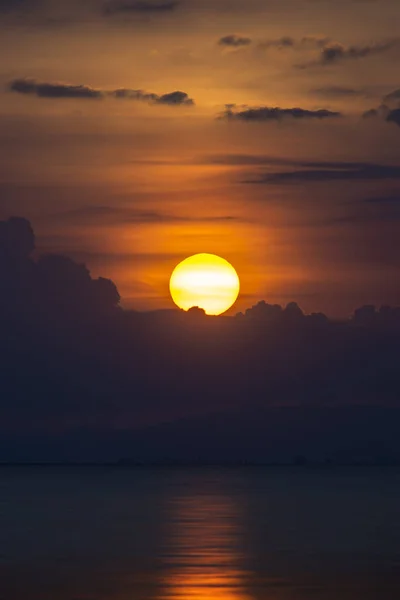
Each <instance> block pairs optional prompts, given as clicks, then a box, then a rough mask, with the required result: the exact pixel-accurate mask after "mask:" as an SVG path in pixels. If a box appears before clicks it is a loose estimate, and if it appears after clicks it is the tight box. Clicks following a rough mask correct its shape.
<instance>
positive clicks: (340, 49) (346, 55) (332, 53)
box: [297, 38, 399, 69]
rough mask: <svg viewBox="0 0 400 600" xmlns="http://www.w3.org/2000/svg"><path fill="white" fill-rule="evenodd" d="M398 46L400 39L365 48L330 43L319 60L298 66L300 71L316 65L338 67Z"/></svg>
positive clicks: (322, 49)
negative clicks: (345, 62) (346, 62)
mask: <svg viewBox="0 0 400 600" xmlns="http://www.w3.org/2000/svg"><path fill="white" fill-rule="evenodd" d="M397 45H399V39H397V38H396V39H392V40H389V41H385V42H377V43H373V44H367V45H364V46H356V45H351V46H344V45H343V44H340V43H338V42H329V43H326V44H324V45H323V46H322V48H321V51H320V55H319V57H318V59H317V60H313V61H310V62H307V63H303V64H300V65H297V67H298V68H300V69H306V68H308V67H313V66H316V65H321V66H329V65H336V64H338V63H341V62H343V61H347V60H356V59H359V58H365V57H367V56H372V55H375V54H381V53H382V52H386V51H388V50H391V49H392V48H394V47H395V46H397Z"/></svg>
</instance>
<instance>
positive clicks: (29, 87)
mask: <svg viewBox="0 0 400 600" xmlns="http://www.w3.org/2000/svg"><path fill="white" fill-rule="evenodd" d="M9 90H10V91H11V92H15V93H18V94H24V95H32V96H37V97H39V98H76V99H85V98H86V99H103V98H106V97H113V98H116V99H117V100H124V99H127V100H139V101H143V102H148V103H149V104H165V105H169V106H178V105H187V106H193V105H194V100H193V99H192V98H190V97H189V96H188V94H186V93H185V92H181V91H179V90H177V91H174V92H169V93H167V94H163V95H159V94H155V93H152V92H145V91H143V90H131V89H124V88H122V89H118V90H111V91H110V90H99V89H95V88H91V87H89V86H86V85H69V84H64V83H41V82H38V81H36V80H35V79H14V80H13V81H12V82H11V83H10V84H9Z"/></svg>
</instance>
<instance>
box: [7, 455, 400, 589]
mask: <svg viewBox="0 0 400 600" xmlns="http://www.w3.org/2000/svg"><path fill="white" fill-rule="evenodd" d="M0 502H1V505H0V552H1V568H0V575H1V580H2V583H0V598H1V600H67V599H68V600H106V599H107V600H165V599H168V600H303V599H304V600H305V599H307V600H319V599H321V600H372V599H374V600H375V599H376V600H378V599H379V600H391V599H393V600H394V599H396V600H398V598H400V470H398V469H395V468H388V469H379V468H358V469H356V468H350V467H348V468H326V469H316V468H315V469H314V468H302V467H299V468H291V467H283V468H238V469H228V468H227V469H211V468H197V469H192V470H190V469H177V468H170V469H156V468H149V469H146V468H139V469H138V468H136V469H129V468H126V469H124V468H112V467H79V468H76V467H57V468H56V467H46V468H45V467H40V468H39V467H36V468H35V467H30V468H25V467H18V468H12V467H3V468H1V469H0Z"/></svg>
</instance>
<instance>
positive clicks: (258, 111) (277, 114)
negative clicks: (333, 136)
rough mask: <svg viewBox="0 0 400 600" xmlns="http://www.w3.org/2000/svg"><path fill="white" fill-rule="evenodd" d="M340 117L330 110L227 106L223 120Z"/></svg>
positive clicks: (259, 120)
mask: <svg viewBox="0 0 400 600" xmlns="http://www.w3.org/2000/svg"><path fill="white" fill-rule="evenodd" d="M340 116H342V115H341V113H339V112H332V111H330V110H325V109H321V110H307V109H304V108H279V107H269V106H259V107H249V108H242V109H238V108H237V107H236V106H235V105H227V108H226V109H225V111H224V113H223V114H222V117H221V118H223V119H228V120H239V121H257V122H268V121H281V120H282V119H284V118H287V117H289V118H293V119H296V120H304V119H317V120H322V119H329V118H336V117H340Z"/></svg>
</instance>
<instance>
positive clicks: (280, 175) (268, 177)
mask: <svg viewBox="0 0 400 600" xmlns="http://www.w3.org/2000/svg"><path fill="white" fill-rule="evenodd" d="M311 164H312V163H311ZM314 165H315V166H318V168H305V169H303V170H295V171H281V172H274V173H266V174H264V175H262V176H261V177H260V178H258V179H253V180H247V181H245V182H244V183H255V184H260V183H261V184H291V183H311V182H327V181H368V180H390V179H400V166H391V165H380V164H374V163H366V164H363V163H361V164H357V163H349V164H348V165H346V163H343V164H341V163H332V164H331V166H329V163H314ZM339 165H342V166H339Z"/></svg>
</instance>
